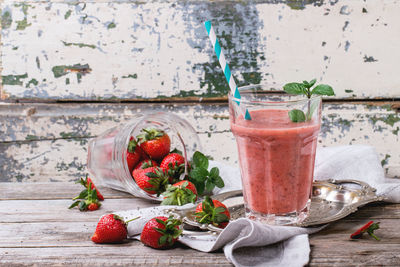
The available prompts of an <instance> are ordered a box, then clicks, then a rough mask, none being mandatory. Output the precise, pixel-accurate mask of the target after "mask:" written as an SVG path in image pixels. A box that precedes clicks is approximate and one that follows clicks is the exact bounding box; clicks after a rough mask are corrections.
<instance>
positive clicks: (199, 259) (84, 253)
mask: <svg viewBox="0 0 400 267" xmlns="http://www.w3.org/2000/svg"><path fill="white" fill-rule="evenodd" d="M99 189H100V190H101V192H102V193H103V195H104V196H105V198H106V200H105V201H104V202H103V205H102V207H101V209H100V210H97V211H94V212H80V211H78V209H72V210H69V209H68V206H69V205H70V204H71V198H72V197H73V196H75V195H76V194H77V193H78V192H79V191H80V185H77V184H74V183H72V182H69V183H62V182H60V183H54V182H53V183H0V265H4V266H27V265H39V266H58V265H80V266H81V265H82V266H92V265H99V266H100V265H101V266H104V265H115V266H123V265H128V264H146V265H162V266H165V265H188V264H189V265H197V266H213V265H218V266H228V265H230V263H229V262H228V261H227V260H226V258H225V256H224V254H223V252H222V251H221V250H220V251H217V252H214V253H204V252H199V251H196V250H192V249H190V248H187V247H185V246H183V245H181V244H178V245H176V246H175V247H174V248H173V249H171V250H154V249H151V248H149V247H146V246H144V245H143V244H142V243H140V242H139V241H136V240H128V241H126V242H124V243H123V244H116V245H97V244H94V243H92V241H91V240H90V237H91V235H92V234H93V232H94V229H95V227H96V223H97V221H98V219H99V217H100V216H101V215H102V214H105V213H110V212H112V211H118V210H126V209H135V208H138V207H148V206H151V205H154V204H152V203H150V202H148V201H146V200H143V199H139V198H134V197H132V196H130V195H128V194H125V193H122V192H118V191H114V190H111V189H107V188H102V187H100V188H99ZM369 220H374V221H379V222H380V223H381V229H379V230H377V231H376V234H377V235H378V236H380V237H381V241H376V240H375V239H373V238H370V237H367V236H366V237H365V238H364V239H360V240H350V239H349V236H350V234H351V233H352V232H353V231H355V230H356V229H357V228H358V227H360V226H361V225H363V224H364V223H366V222H367V221H369ZM399 244H400V204H386V203H380V204H372V205H368V206H365V207H363V208H361V209H360V210H359V211H357V212H356V213H354V214H352V215H350V216H348V217H346V218H344V219H342V220H340V221H338V222H335V223H331V224H330V225H329V226H328V227H327V228H325V229H324V230H322V231H321V232H319V233H316V234H314V235H312V236H310V245H311V257H310V258H311V260H310V266H332V265H341V266H344V265H346V266H348V265H399V264H400V246H399Z"/></svg>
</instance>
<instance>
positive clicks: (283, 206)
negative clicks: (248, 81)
mask: <svg viewBox="0 0 400 267" xmlns="http://www.w3.org/2000/svg"><path fill="white" fill-rule="evenodd" d="M250 115H251V120H244V119H243V116H239V117H237V118H236V119H235V121H232V120H231V129H232V132H233V134H234V135H235V138H236V142H237V146H238V151H239V161H240V167H241V168H240V171H241V176H242V184H243V194H244V198H245V203H247V204H246V205H247V208H248V209H250V210H251V211H252V212H257V213H261V214H275V215H279V214H287V213H292V212H295V213H299V212H301V211H304V210H305V209H307V203H308V201H309V199H310V197H311V188H312V181H313V171H314V159H315V150H316V147H317V135H318V132H319V128H320V122H315V121H310V122H303V123H293V122H291V121H290V119H289V116H288V110H255V111H250Z"/></svg>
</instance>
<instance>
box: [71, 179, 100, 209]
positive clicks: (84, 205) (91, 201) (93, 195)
mask: <svg viewBox="0 0 400 267" xmlns="http://www.w3.org/2000/svg"><path fill="white" fill-rule="evenodd" d="M88 179H90V178H88ZM81 180H83V179H81ZM89 184H90V183H89ZM76 199H78V200H76ZM73 200H76V201H75V202H74V203H72V204H71V206H69V209H72V208H73V207H76V206H78V208H79V210H80V211H86V210H90V211H93V210H97V209H99V207H100V206H101V204H100V202H99V199H98V197H97V190H96V189H95V188H94V189H93V190H92V188H91V187H88V188H87V189H85V190H83V191H82V192H81V193H80V194H79V196H77V197H75V198H73Z"/></svg>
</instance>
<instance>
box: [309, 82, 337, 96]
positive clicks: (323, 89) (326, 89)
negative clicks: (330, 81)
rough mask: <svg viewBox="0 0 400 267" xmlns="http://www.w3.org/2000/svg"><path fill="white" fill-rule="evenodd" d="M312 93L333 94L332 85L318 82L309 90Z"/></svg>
mask: <svg viewBox="0 0 400 267" xmlns="http://www.w3.org/2000/svg"><path fill="white" fill-rule="evenodd" d="M311 94H312V95H327V96H332V95H335V92H334V91H333V89H332V87H330V86H329V85H326V84H318V85H317V86H315V88H314V89H313V90H312V92H311Z"/></svg>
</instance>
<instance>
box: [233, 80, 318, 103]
mask: <svg viewBox="0 0 400 267" xmlns="http://www.w3.org/2000/svg"><path fill="white" fill-rule="evenodd" d="M266 86H268V84H254V85H245V86H241V87H238V90H239V92H240V91H241V90H249V89H252V88H256V87H260V88H263V87H266ZM260 92H269V91H267V90H260V91H256V92H251V91H249V92H245V93H244V94H247V93H248V94H255V93H260ZM282 92H284V91H283V90H282ZM286 95H287V96H300V95H294V94H286ZM228 96H229V100H230V101H234V102H236V103H243V104H252V105H254V104H268V105H284V104H301V103H303V102H304V103H307V102H308V101H315V100H316V99H319V100H321V99H322V96H320V95H312V96H311V98H307V97H305V98H302V99H295V100H284V101H262V100H243V98H236V97H234V96H233V93H232V91H230V92H229V94H228Z"/></svg>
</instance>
